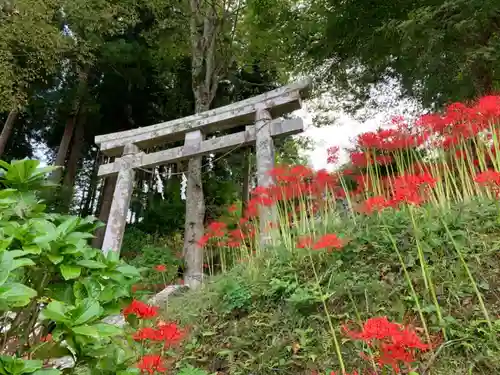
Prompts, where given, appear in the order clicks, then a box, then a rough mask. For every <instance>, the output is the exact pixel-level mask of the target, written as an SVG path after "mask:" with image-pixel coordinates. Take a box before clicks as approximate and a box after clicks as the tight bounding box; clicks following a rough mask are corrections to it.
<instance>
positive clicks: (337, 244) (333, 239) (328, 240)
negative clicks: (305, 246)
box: [312, 234, 345, 251]
mask: <svg viewBox="0 0 500 375" xmlns="http://www.w3.org/2000/svg"><path fill="white" fill-rule="evenodd" d="M344 246H345V243H344V241H343V240H342V239H340V238H338V237H337V235H336V234H325V235H324V236H322V237H321V238H320V239H319V240H318V241H316V242H315V243H314V245H313V247H312V248H313V250H321V249H327V250H329V251H332V250H333V249H337V250H338V249H341V248H343V247H344Z"/></svg>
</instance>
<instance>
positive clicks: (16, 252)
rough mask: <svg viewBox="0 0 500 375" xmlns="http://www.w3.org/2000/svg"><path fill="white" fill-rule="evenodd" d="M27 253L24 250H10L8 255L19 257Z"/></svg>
mask: <svg viewBox="0 0 500 375" xmlns="http://www.w3.org/2000/svg"><path fill="white" fill-rule="evenodd" d="M28 254H29V253H28V252H27V251H24V250H10V255H12V258H14V259H15V258H20V257H23V256H25V255H28Z"/></svg>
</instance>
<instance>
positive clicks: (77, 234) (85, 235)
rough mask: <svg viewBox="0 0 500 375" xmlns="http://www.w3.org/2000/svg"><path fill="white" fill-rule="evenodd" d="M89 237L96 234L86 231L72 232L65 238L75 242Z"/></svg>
mask: <svg viewBox="0 0 500 375" xmlns="http://www.w3.org/2000/svg"><path fill="white" fill-rule="evenodd" d="M89 238H94V235H93V234H92V233H86V232H72V233H70V234H68V235H67V236H66V238H65V239H64V240H65V241H67V242H71V243H73V242H77V241H79V240H88V239H89Z"/></svg>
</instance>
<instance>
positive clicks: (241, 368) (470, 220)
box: [165, 200, 500, 375]
mask: <svg viewBox="0 0 500 375" xmlns="http://www.w3.org/2000/svg"><path fill="white" fill-rule="evenodd" d="M410 213H411V214H410ZM412 217H413V220H412ZM314 230H315V232H316V233H317V234H324V233H336V234H338V235H339V236H340V237H342V238H343V240H344V241H346V242H347V243H346V245H345V246H344V247H343V248H342V249H341V250H340V251H333V252H327V251H323V250H318V251H314V250H307V249H297V248H296V247H295V246H290V245H288V246H285V245H279V246H275V247H274V248H272V249H269V250H268V251H267V252H262V253H260V254H259V255H258V256H256V257H255V258H252V259H250V260H249V262H248V263H244V264H241V265H239V266H237V267H236V268H234V269H232V270H231V271H230V272H228V273H226V274H224V275H220V276H217V277H214V278H213V279H211V280H210V282H209V283H208V285H206V287H205V288H204V289H203V290H200V291H197V292H189V293H187V294H185V295H184V296H182V297H178V298H175V299H174V300H173V301H172V302H171V303H170V306H169V307H168V310H167V311H165V315H166V317H167V318H168V319H169V320H170V319H172V320H173V319H177V320H179V321H180V322H181V323H182V324H185V325H189V326H190V327H191V333H192V334H191V336H190V340H189V342H187V343H186V344H185V345H184V346H183V353H182V361H181V362H184V363H190V364H192V365H194V366H196V367H198V368H203V369H205V370H207V371H209V372H219V373H221V374H234V375H236V374H256V375H257V374H258V375H267V374H294V375H298V374H308V375H309V374H311V373H313V371H318V372H319V373H320V374H321V373H327V372H326V371H331V370H336V371H339V369H340V362H339V358H338V357H339V356H338V355H336V351H335V345H334V342H335V340H334V337H333V332H335V335H336V337H337V339H338V340H339V342H340V346H341V357H342V360H343V362H344V363H345V367H346V369H347V370H348V371H352V370H355V369H359V370H363V369H365V370H366V369H369V368H370V364H369V363H368V362H367V361H365V360H363V359H362V358H361V357H360V353H361V352H363V351H364V350H365V349H366V348H364V347H363V346H362V345H361V344H360V343H359V342H353V341H351V340H349V338H347V337H346V336H345V335H343V334H342V328H341V326H342V325H343V324H346V323H348V324H350V325H351V326H352V325H354V326H355V325H356V322H358V323H359V322H361V321H364V320H366V319H367V318H370V317H375V316H387V317H389V318H390V319H392V320H394V321H396V322H400V323H405V324H408V325H411V326H413V327H415V329H416V330H417V332H419V334H420V336H421V337H422V339H423V340H425V337H426V334H425V329H424V328H427V331H428V333H429V336H430V338H431V341H432V342H434V344H435V349H434V350H433V351H431V352H428V353H425V354H424V355H423V356H422V357H421V358H420V361H419V363H418V364H417V365H418V373H419V374H424V373H425V374H428V373H432V374H495V373H500V351H499V346H498V337H499V336H500V318H499V314H498V311H500V298H499V297H500V266H499V264H500V252H499V251H498V250H499V246H500V221H499V212H498V207H497V205H496V204H494V203H493V202H488V201H484V200H483V201H474V202H469V203H467V204H457V205H454V206H452V207H451V208H447V209H442V208H439V207H427V208H425V209H423V208H413V209H412V211H411V212H410V211H408V210H401V211H394V210H392V209H389V210H386V211H384V212H383V213H382V214H380V215H377V214H375V215H371V216H362V215H359V216H357V217H356V219H355V220H346V219H341V218H340V217H339V216H335V215H329V219H328V220H324V221H323V222H322V224H321V226H316V228H315V229H314ZM285 242H287V241H285ZM426 281H427V283H426ZM410 282H411V286H410ZM412 287H413V290H414V292H412ZM481 300H482V301H481ZM323 301H324V302H325V303H324V304H323ZM325 307H326V311H325ZM422 317H423V318H424V322H425V325H424V324H423V322H422ZM329 319H330V320H331V322H332V326H333V330H332V329H331V327H330V325H329ZM495 337H496V338H495ZM328 373H329V372H328Z"/></svg>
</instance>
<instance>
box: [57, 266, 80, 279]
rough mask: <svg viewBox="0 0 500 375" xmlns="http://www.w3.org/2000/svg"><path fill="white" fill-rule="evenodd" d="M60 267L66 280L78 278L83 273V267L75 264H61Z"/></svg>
mask: <svg viewBox="0 0 500 375" xmlns="http://www.w3.org/2000/svg"><path fill="white" fill-rule="evenodd" d="M59 269H60V270H61V274H62V276H63V277H64V280H71V279H76V278H77V277H79V276H80V275H81V273H82V267H79V266H75V265H73V264H61V265H60V266H59Z"/></svg>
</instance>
